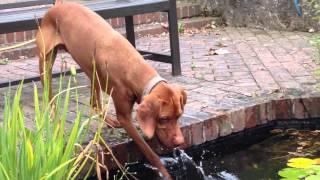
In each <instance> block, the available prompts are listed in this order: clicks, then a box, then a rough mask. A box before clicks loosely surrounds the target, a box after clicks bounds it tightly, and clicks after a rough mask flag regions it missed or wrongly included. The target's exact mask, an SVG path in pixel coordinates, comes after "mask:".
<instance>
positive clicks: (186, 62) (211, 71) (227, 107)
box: [0, 27, 319, 146]
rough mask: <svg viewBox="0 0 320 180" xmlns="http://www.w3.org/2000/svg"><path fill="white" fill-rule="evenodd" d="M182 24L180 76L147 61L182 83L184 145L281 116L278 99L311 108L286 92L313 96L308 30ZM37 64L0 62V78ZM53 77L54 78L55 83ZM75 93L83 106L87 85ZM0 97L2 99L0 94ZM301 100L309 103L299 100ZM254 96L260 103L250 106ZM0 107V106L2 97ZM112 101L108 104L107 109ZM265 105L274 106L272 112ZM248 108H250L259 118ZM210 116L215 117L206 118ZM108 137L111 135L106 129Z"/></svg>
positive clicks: (153, 39)
mask: <svg viewBox="0 0 320 180" xmlns="http://www.w3.org/2000/svg"><path fill="white" fill-rule="evenodd" d="M186 31H187V32H186V33H184V34H182V35H181V36H180V48H181V63H182V76H178V77H172V76H171V68H170V65H169V64H165V63H158V62H151V61H148V62H149V63H150V64H151V65H152V66H153V67H155V68H156V69H157V70H158V72H159V73H160V75H161V76H163V77H164V78H166V79H168V81H169V82H171V83H177V84H180V85H182V86H183V87H184V88H185V89H186V90H187V93H188V102H187V105H186V107H185V113H184V115H183V117H182V118H181V122H182V123H181V124H182V125H183V126H184V127H187V128H184V129H183V132H184V134H185V136H186V142H187V143H188V145H187V146H189V145H191V144H199V143H202V142H204V141H206V140H211V139H215V138H217V137H219V136H224V135H228V134H230V133H232V132H238V131H241V130H243V129H244V128H250V127H254V126H255V125H257V124H261V123H265V122H266V121H267V120H274V119H275V118H280V117H286V118H288V117H289V115H288V113H287V114H285V113H284V112H283V111H282V110H283V107H285V108H287V109H288V108H289V109H290V108H291V109H292V108H293V110H292V111H291V110H290V113H291V114H292V117H293V116H294V117H295V118H304V117H306V116H305V114H306V113H308V114H309V115H310V113H311V114H316V115H317V112H313V111H314V109H313V108H312V106H314V105H315V104H314V103H316V104H317V103H318V101H313V100H310V99H303V100H296V99H294V98H304V97H307V96H310V97H311V96H312V97H314V96H318V92H317V83H318V81H319V77H316V76H315V75H314V70H315V69H316V68H317V64H316V63H315V62H314V60H313V59H314V58H313V53H314V49H313V48H312V47H311V45H310V44H309V38H310V36H311V35H312V34H310V33H304V32H279V31H265V30H258V29H248V28H233V27H219V28H215V29H206V30H186ZM168 42H169V41H168V38H167V35H166V34H162V35H158V36H150V37H143V38H140V39H138V42H137V46H138V47H139V48H140V49H145V50H153V51H161V52H164V53H168V52H169V47H168V46H169V43H168ZM63 56H65V57H66V58H64V59H67V62H68V66H70V64H73V61H72V60H71V61H70V57H69V56H68V55H63ZM59 57H60V56H59ZM59 59H61V58H59ZM59 59H58V60H57V63H56V65H55V67H54V70H55V71H56V72H58V71H60V69H61V68H60V67H61V61H60V60H59ZM37 64H38V62H37V60H36V59H26V60H20V61H12V62H10V63H9V64H8V65H0V83H1V82H7V81H10V80H11V81H12V80H14V79H17V78H18V79H21V78H22V77H30V76H34V75H37V72H38V67H37V66H38V65H37ZM77 79H78V83H79V84H80V85H85V84H87V85H88V84H89V82H88V80H87V78H86V77H85V76H84V75H83V74H78V78H77ZM57 83H58V82H57V79H56V80H55V81H54V84H55V85H54V87H55V89H57V87H58V86H57ZM37 84H39V83H37ZM32 85H33V84H31V83H29V84H25V85H24V86H25V88H24V92H23V97H22V101H23V103H22V105H23V107H24V109H25V110H26V111H27V112H26V113H25V115H26V117H27V121H28V122H32V119H33V112H32V91H33V89H32ZM13 88H16V86H14V87H13ZM7 89H8V88H2V89H0V94H4V93H5V92H6V91H7ZM288 98H289V99H290V98H291V99H292V100H290V102H287V101H279V102H278V101H277V102H275V103H272V104H268V103H267V102H268V101H270V100H272V99H288ZM79 101H80V104H81V105H82V109H83V110H84V111H85V112H88V109H89V108H88V104H89V88H85V89H81V90H80V100H79ZM302 101H303V103H301V102H302ZM0 102H3V96H1V97H0ZM73 103H74V102H73ZM308 103H309V105H310V106H306V105H308ZM256 104H260V106H259V107H258V108H257V107H256V106H254V105H256ZM289 105H290V107H289ZM0 107H1V108H0V114H1V111H2V109H3V103H0ZM74 107H75V106H71V109H70V113H69V115H70V121H69V122H70V123H72V117H74V116H75V113H74V111H75V108H74ZM243 107H247V108H245V109H244V108H243ZM278 107H281V108H280V110H279V109H277V108H278ZM112 109H113V108H112V106H111V110H110V113H111V114H112V113H113V112H114V111H113V110H112ZM272 109H273V110H274V109H276V110H275V111H274V112H273V111H272ZM253 112H254V113H253ZM255 112H258V114H259V115H258V116H259V119H258V118H257V117H256V113H255ZM288 112H289V111H288ZM318 114H319V113H318ZM311 116H312V115H311ZM290 117H291V115H290ZM212 118H215V120H214V121H206V120H208V119H212ZM199 122H202V123H199ZM30 126H32V125H30ZM108 139H109V140H110V139H111V140H112V138H110V135H109V136H108ZM111 140H110V141H111Z"/></svg>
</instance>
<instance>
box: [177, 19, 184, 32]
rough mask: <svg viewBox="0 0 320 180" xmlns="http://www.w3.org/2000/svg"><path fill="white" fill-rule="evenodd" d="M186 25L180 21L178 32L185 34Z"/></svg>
mask: <svg viewBox="0 0 320 180" xmlns="http://www.w3.org/2000/svg"><path fill="white" fill-rule="evenodd" d="M184 28H185V27H184V23H183V22H182V21H178V32H179V33H183V32H184Z"/></svg>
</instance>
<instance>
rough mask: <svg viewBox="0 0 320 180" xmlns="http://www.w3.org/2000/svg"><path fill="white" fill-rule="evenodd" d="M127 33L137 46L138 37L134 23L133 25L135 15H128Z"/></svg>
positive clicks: (130, 40) (126, 19)
mask: <svg viewBox="0 0 320 180" xmlns="http://www.w3.org/2000/svg"><path fill="white" fill-rule="evenodd" d="M125 22H126V35H127V39H128V40H129V42H130V43H131V44H132V45H133V46H134V47H136V39H135V36H134V25H133V16H126V17H125Z"/></svg>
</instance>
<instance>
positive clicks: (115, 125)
mask: <svg viewBox="0 0 320 180" xmlns="http://www.w3.org/2000/svg"><path fill="white" fill-rule="evenodd" d="M104 121H105V122H106V123H107V126H108V127H112V128H121V127H122V126H121V124H120V122H119V121H118V120H115V119H112V118H110V117H106V118H105V120H104Z"/></svg>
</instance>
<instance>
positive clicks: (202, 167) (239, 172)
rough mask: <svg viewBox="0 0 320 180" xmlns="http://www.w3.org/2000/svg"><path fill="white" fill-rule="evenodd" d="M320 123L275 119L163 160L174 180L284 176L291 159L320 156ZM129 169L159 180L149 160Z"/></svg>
mask: <svg viewBox="0 0 320 180" xmlns="http://www.w3.org/2000/svg"><path fill="white" fill-rule="evenodd" d="M319 125H320V121H319V120H318V119H315V120H310V121H309V120H308V121H302V120H291V121H274V122H272V123H269V124H267V125H263V126H259V127H256V128H253V129H249V130H245V131H243V132H240V133H235V134H232V135H229V136H226V137H224V138H220V139H217V140H214V141H211V142H207V143H205V144H202V145H199V146H196V147H191V148H189V149H187V150H186V153H187V154H188V155H187V154H184V153H183V152H182V151H178V150H176V152H175V153H176V154H175V155H173V156H174V157H173V158H172V155H168V156H166V157H162V160H163V162H164V163H165V164H166V167H167V168H168V169H169V171H170V173H171V174H172V175H173V176H174V179H181V180H188V179H190V180H191V179H192V180H195V179H206V180H207V179H222V180H223V179H226V180H238V179H240V180H251V179H252V180H256V179H259V180H260V179H265V180H269V179H280V177H279V176H278V171H279V170H281V169H283V168H285V167H286V163H287V161H288V159H290V158H293V157H308V158H317V157H320V148H319V147H320V131H319V130H317V129H320V128H319ZM189 156H190V157H192V158H190V157H189ZM186 157H187V159H186ZM188 158H190V159H188ZM194 163H195V164H194ZM195 165H197V166H198V167H196V166H195ZM129 169H130V171H131V172H134V174H135V176H136V177H137V178H138V179H148V180H149V179H159V177H157V175H156V174H155V173H154V171H153V170H152V168H151V166H150V165H147V164H145V163H138V164H134V165H130V166H129ZM202 173H204V175H203V174H202ZM112 179H113V178H112Z"/></svg>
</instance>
